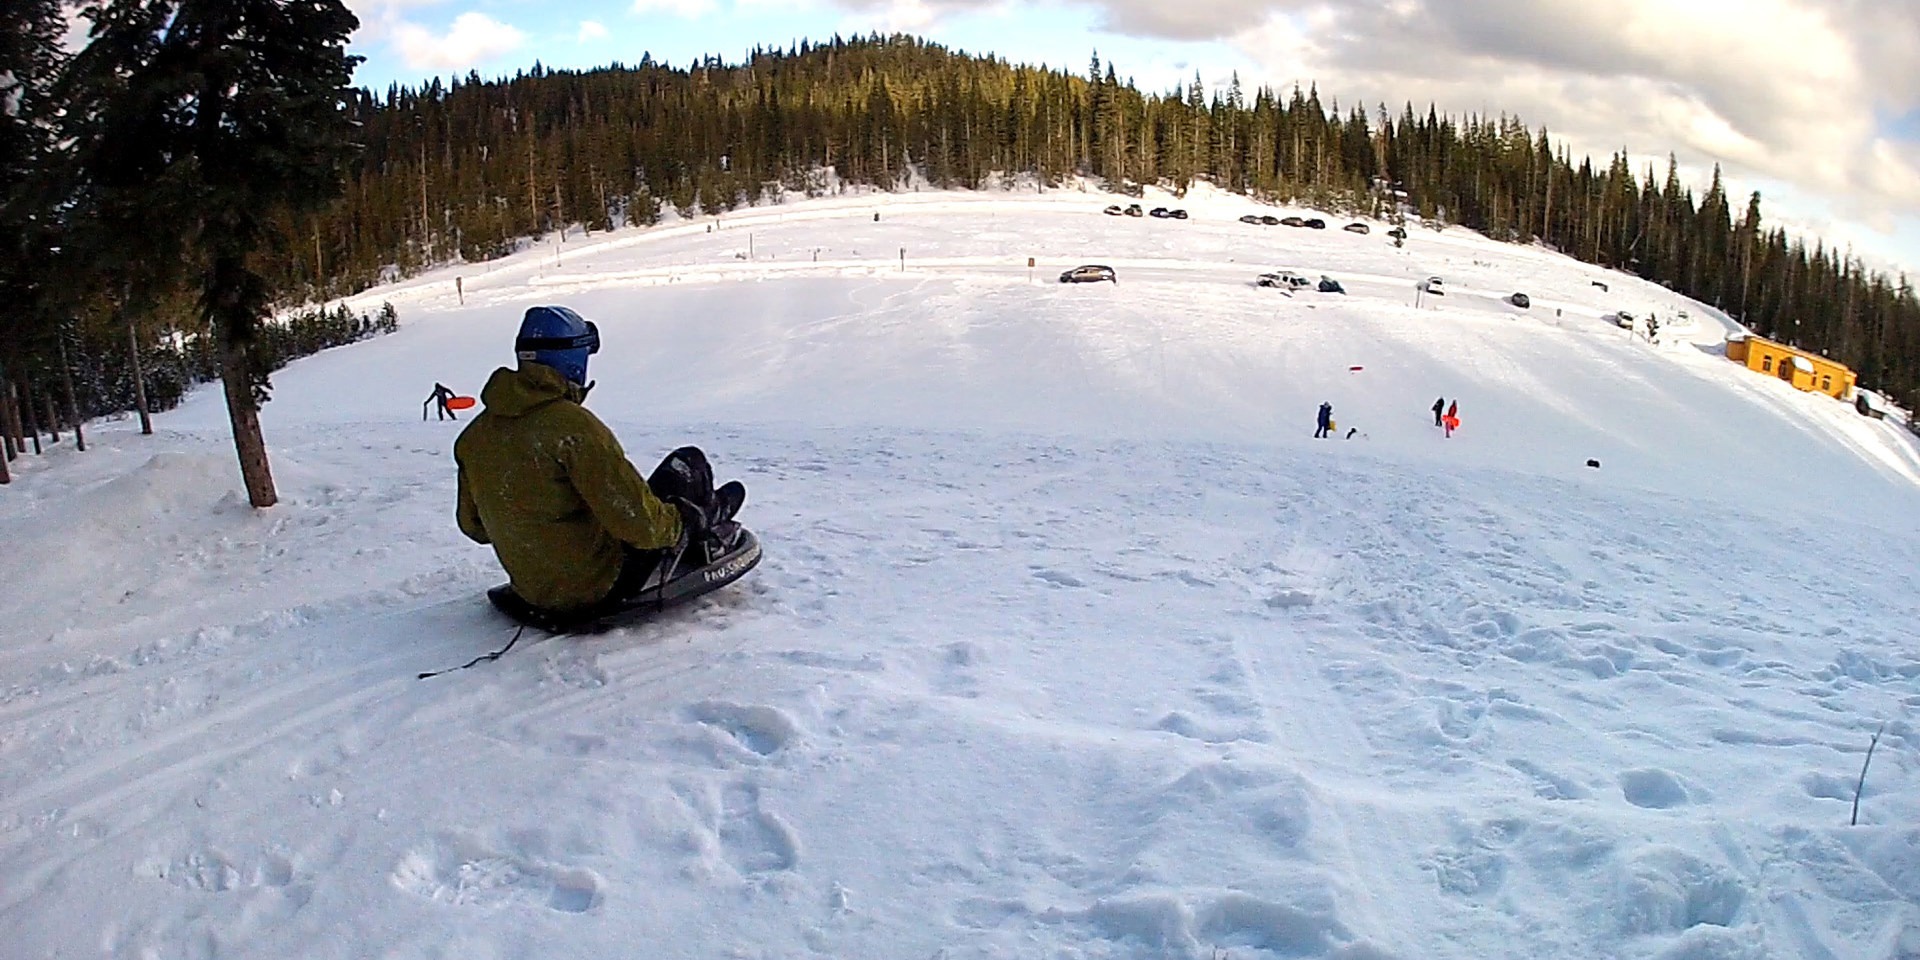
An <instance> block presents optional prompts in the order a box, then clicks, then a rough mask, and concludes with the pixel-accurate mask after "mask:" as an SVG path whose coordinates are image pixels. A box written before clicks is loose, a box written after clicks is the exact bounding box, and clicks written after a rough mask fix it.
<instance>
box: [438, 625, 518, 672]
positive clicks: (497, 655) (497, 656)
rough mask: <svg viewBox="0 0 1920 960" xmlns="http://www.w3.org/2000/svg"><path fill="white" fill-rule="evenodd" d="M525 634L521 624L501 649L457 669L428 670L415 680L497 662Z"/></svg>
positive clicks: (474, 659) (480, 656) (476, 658)
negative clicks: (478, 664)
mask: <svg viewBox="0 0 1920 960" xmlns="http://www.w3.org/2000/svg"><path fill="white" fill-rule="evenodd" d="M525 632H527V628H526V625H525V624H522V625H521V626H520V628H519V629H517V630H515V631H513V639H512V640H508V641H507V645H506V646H504V647H501V648H500V649H498V650H495V651H494V652H492V653H483V654H481V655H479V656H477V657H474V658H473V659H472V660H468V661H467V662H466V663H463V664H461V665H459V666H457V667H448V668H446V669H445V670H429V671H427V672H426V673H423V674H421V675H420V676H419V677H418V678H417V679H420V680H425V679H427V678H428V677H437V676H439V675H441V674H443V673H452V672H454V671H455V670H465V669H467V668H468V667H471V666H473V665H474V664H477V663H489V662H492V661H494V660H498V659H500V658H501V657H504V656H506V655H507V651H508V650H512V649H513V645H514V644H516V643H519V642H520V635H521V634H523V633H525Z"/></svg>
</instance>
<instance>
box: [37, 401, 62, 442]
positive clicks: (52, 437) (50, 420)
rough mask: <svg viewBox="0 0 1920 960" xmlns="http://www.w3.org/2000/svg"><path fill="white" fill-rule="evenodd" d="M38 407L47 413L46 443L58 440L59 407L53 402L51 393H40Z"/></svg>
mask: <svg viewBox="0 0 1920 960" xmlns="http://www.w3.org/2000/svg"><path fill="white" fill-rule="evenodd" d="M40 408H41V409H42V410H45V411H46V413H47V437H48V438H49V439H48V441H47V442H48V443H59V442H60V408H59V407H58V406H56V405H55V404H54V402H53V394H51V393H42V394H40Z"/></svg>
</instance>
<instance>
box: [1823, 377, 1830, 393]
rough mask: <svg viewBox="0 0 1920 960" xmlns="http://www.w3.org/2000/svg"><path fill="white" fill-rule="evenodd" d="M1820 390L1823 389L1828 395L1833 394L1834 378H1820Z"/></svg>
mask: <svg viewBox="0 0 1920 960" xmlns="http://www.w3.org/2000/svg"><path fill="white" fill-rule="evenodd" d="M1820 389H1822V390H1825V391H1827V392H1828V393H1832V392H1833V378H1832V377H1821V378H1820Z"/></svg>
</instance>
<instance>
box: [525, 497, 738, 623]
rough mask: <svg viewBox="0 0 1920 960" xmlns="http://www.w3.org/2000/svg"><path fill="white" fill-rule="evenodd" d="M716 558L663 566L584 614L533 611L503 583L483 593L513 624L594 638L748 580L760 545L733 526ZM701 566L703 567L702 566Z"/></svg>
mask: <svg viewBox="0 0 1920 960" xmlns="http://www.w3.org/2000/svg"><path fill="white" fill-rule="evenodd" d="M733 526H734V527H735V530H734V532H733V534H732V536H730V537H728V538H727V540H726V541H725V542H724V543H723V544H722V545H721V548H720V549H719V551H718V552H717V553H709V551H706V550H688V551H686V552H684V553H682V554H681V555H680V556H679V557H678V558H677V560H676V561H675V562H663V563H660V564H658V565H657V566H655V567H654V570H653V572H652V573H650V574H648V575H647V579H646V582H645V585H644V586H643V587H642V588H641V589H640V590H639V591H638V592H637V593H635V594H634V595H632V596H631V597H627V598H623V599H619V600H608V601H604V602H602V603H599V604H596V605H594V606H591V607H588V608H586V609H584V610H575V611H569V612H567V613H558V612H555V611H552V610H544V609H541V608H539V607H536V606H534V605H532V604H530V603H528V602H527V601H525V600H522V599H521V598H520V595H519V594H517V593H515V592H513V585H512V584H510V583H503V584H500V585H499V586H497V587H494V588H492V589H490V590H488V591H487V599H488V600H490V601H492V602H493V605H494V607H495V608H497V609H498V610H499V611H500V612H501V613H504V614H506V615H507V616H509V617H511V618H513V619H514V620H515V621H516V622H518V623H522V624H525V625H527V626H529V627H534V628H537V629H540V630H545V631H547V632H548V633H595V632H598V631H601V630H611V629H613V628H614V627H619V626H624V625H626V624H629V623H634V622H636V621H639V620H643V619H645V618H647V617H648V616H651V615H652V614H655V613H658V612H659V611H661V610H665V609H667V608H668V607H674V606H678V605H680V604H682V603H685V602H687V601H688V600H692V599H693V598H695V597H698V596H701V595H703V594H708V593H712V592H713V591H715V590H718V589H720V588H721V587H724V586H726V585H727V584H729V583H732V582H734V581H735V580H738V579H740V578H741V577H744V576H746V575H747V572H748V571H750V570H752V569H753V568H754V567H755V566H757V565H758V564H759V563H760V540H759V538H758V537H755V536H754V535H753V531H751V530H748V529H747V528H745V527H741V526H739V525H737V524H733ZM702 561H704V562H702Z"/></svg>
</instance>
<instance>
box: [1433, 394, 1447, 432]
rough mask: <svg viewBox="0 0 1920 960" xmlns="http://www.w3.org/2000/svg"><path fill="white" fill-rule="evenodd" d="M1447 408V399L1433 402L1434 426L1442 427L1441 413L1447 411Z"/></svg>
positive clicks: (1443, 398) (1442, 398)
mask: <svg viewBox="0 0 1920 960" xmlns="http://www.w3.org/2000/svg"><path fill="white" fill-rule="evenodd" d="M1446 407H1447V398H1446V397H1441V398H1440V399H1438V400H1435V401H1434V402H1433V425H1434V426H1436V427H1437V426H1439V425H1440V411H1442V410H1445V409H1446Z"/></svg>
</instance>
